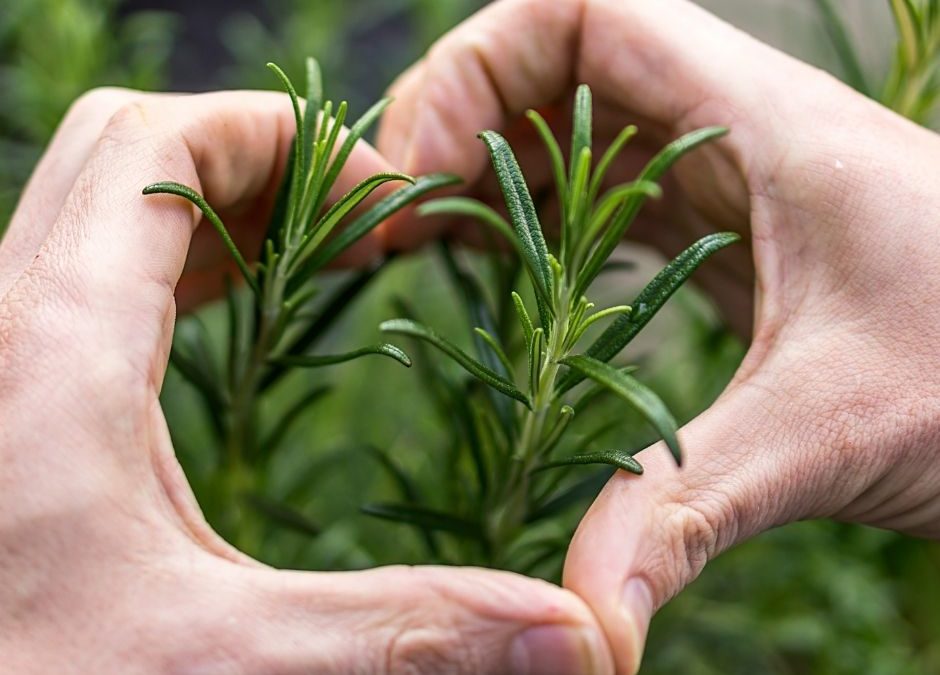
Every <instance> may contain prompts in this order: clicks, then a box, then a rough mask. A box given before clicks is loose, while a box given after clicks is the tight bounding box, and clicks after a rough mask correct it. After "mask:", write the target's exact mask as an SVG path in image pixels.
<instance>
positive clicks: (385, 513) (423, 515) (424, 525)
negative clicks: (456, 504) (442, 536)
mask: <svg viewBox="0 0 940 675" xmlns="http://www.w3.org/2000/svg"><path fill="white" fill-rule="evenodd" d="M362 512H363V513H365V514H368V515H370V516H374V517H376V518H382V519H384V520H391V521H394V522H397V523H406V524H408V525H414V526H415V527H418V528H420V529H421V530H430V531H435V532H448V533H450V534H454V535H457V536H458V537H463V538H465V539H474V540H480V539H482V538H483V530H482V528H481V527H480V524H479V523H475V522H473V521H470V520H466V519H465V518H459V517H457V516H454V515H451V514H449V513H444V512H443V511H437V510H435V509H430V508H426V507H424V506H415V505H412V504H366V505H365V506H363V507H362Z"/></svg>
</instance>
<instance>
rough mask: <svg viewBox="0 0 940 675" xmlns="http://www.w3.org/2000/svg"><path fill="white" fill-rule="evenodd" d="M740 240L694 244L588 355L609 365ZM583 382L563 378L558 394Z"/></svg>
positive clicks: (723, 237) (719, 238)
mask: <svg viewBox="0 0 940 675" xmlns="http://www.w3.org/2000/svg"><path fill="white" fill-rule="evenodd" d="M740 238H741V237H740V236H739V235H737V234H735V233H734V232H718V233H715V234H710V235H708V236H706V237H703V238H702V239H699V240H698V241H697V242H695V243H694V244H692V246H690V247H689V248H687V249H686V250H685V251H683V252H682V253H680V254H679V255H678V256H676V258H675V259H674V260H673V261H672V262H670V263H669V264H668V265H666V267H665V268H663V269H662V271H660V272H659V274H657V275H656V276H655V277H654V278H653V280H652V281H650V282H649V284H647V286H646V288H644V289H643V290H642V291H640V294H639V295H637V296H636V299H634V301H633V302H632V303H631V304H630V307H631V308H632V311H631V312H630V313H629V314H625V315H623V316H621V317H618V318H617V319H616V320H615V321H614V322H613V323H612V324H611V325H610V326H608V327H607V329H606V330H605V331H604V332H603V333H602V334H601V335H600V337H598V338H597V340H596V341H595V342H594V344H592V345H591V346H590V347H589V348H588V350H587V352H586V353H587V355H588V356H590V357H592V358H595V359H597V360H599V361H610V359H612V358H613V357H614V356H615V355H617V354H618V353H619V352H620V350H621V349H623V348H624V347H625V346H627V344H628V343H629V342H630V341H631V340H632V339H633V338H634V337H636V335H637V334H638V333H639V332H640V330H642V329H643V327H644V326H646V324H648V323H649V322H650V320H651V319H652V318H653V317H654V316H655V315H656V313H657V312H658V311H659V310H660V309H661V308H662V306H663V305H665V304H666V301H667V300H669V298H670V297H672V294H673V293H675V292H676V291H677V290H678V289H679V287H681V286H682V284H684V283H685V282H686V281H687V280H688V278H689V277H690V276H692V273H693V272H694V271H695V270H696V269H698V267H699V266H700V265H701V264H702V263H703V262H705V260H707V259H708V258H709V256H711V255H712V254H714V253H716V252H717V251H720V250H721V249H723V248H724V247H725V246H728V245H729V244H733V243H734V242H736V241H738V240H739V239H740ZM581 379H582V378H580V377H575V376H573V375H570V374H569V375H566V376H565V377H563V378H562V379H561V380H560V382H559V386H558V391H559V392H565V391H568V390H569V389H571V387H573V386H575V385H576V384H577V383H578V382H580V381H581Z"/></svg>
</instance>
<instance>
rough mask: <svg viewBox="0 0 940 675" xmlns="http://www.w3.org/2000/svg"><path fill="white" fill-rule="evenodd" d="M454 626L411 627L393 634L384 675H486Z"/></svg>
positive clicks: (479, 662)
mask: <svg viewBox="0 0 940 675" xmlns="http://www.w3.org/2000/svg"><path fill="white" fill-rule="evenodd" d="M465 638H466V636H465V635H462V633H461V631H459V630H458V629H457V627H456V626H450V625H435V626H413V627H407V628H405V629H403V630H401V631H398V632H397V633H395V634H394V635H393V636H392V637H391V639H390V640H389V642H388V644H387V646H386V656H385V672H386V673H387V675H445V674H447V675H470V674H471V673H482V672H486V670H485V668H484V664H483V663H482V662H481V660H480V658H479V657H478V656H477V655H476V654H475V653H474V652H473V650H472V649H470V648H469V647H468V646H467V645H466V644H465Z"/></svg>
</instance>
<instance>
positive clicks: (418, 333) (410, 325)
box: [379, 319, 529, 406]
mask: <svg viewBox="0 0 940 675" xmlns="http://www.w3.org/2000/svg"><path fill="white" fill-rule="evenodd" d="M379 329H380V330H382V331H383V332H385V333H394V334H397V335H407V336H409V337H413V338H417V339H419V340H423V341H425V342H427V343H429V344H431V345H434V346H435V347H437V348H438V349H439V350H441V351H442V352H444V353H445V354H447V356H449V357H450V358H451V359H453V360H454V361H455V362H456V363H457V364H458V365H460V367H461V368H463V369H464V370H466V371H467V372H468V373H470V374H471V375H473V376H474V377H476V378H477V379H478V380H480V381H481V382H483V383H484V384H486V385H488V386H490V387H492V388H493V389H495V390H496V391H498V392H500V393H502V394H505V395H506V396H509V397H510V398H514V399H516V400H517V401H520V402H521V403H524V404H525V405H526V406H528V405H529V399H528V397H527V396H526V395H525V394H523V393H522V392H521V391H519V390H518V389H517V388H516V386H515V385H514V384H513V383H512V382H510V381H509V380H507V379H506V378H504V377H502V376H500V375H498V374H497V373H495V372H493V371H492V370H490V369H489V368H487V367H486V366H484V365H483V364H482V363H480V362H479V361H477V360H475V359H474V358H473V357H472V356H470V355H469V354H467V353H466V352H465V351H463V350H462V349H460V347H458V346H457V345H455V344H453V343H452V342H450V341H449V340H447V339H445V338H443V337H441V336H440V335H438V334H437V333H435V332H434V331H433V330H431V329H430V328H428V327H427V326H424V325H422V324H420V323H417V322H416V321H411V320H409V319H392V320H390V321H385V322H384V323H382V324H381V325H380V326H379Z"/></svg>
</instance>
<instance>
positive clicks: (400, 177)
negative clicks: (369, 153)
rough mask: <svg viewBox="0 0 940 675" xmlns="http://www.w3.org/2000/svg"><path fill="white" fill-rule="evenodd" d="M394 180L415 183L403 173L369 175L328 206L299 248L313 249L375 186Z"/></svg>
mask: <svg viewBox="0 0 940 675" xmlns="http://www.w3.org/2000/svg"><path fill="white" fill-rule="evenodd" d="M394 181H404V182H406V183H411V184H412V185H414V183H415V179H414V178H412V177H411V176H407V175H405V174H403V173H377V174H375V175H374V176H369V177H368V178H366V179H365V180H363V181H362V182H360V183H359V184H358V185H356V186H355V187H354V188H353V189H352V190H350V191H349V192H347V193H346V194H345V195H343V196H342V197H340V198H339V199H338V200H337V201H336V203H335V204H333V206H331V207H330V209H329V211H327V212H326V213H325V214H324V216H323V218H321V219H320V220H319V222H317V224H316V226H315V227H314V229H313V230H312V232H311V236H310V238H309V239H308V240H307V241H305V242H303V243H302V244H301V249H304V248H307V249H309V250H315V249H316V248H317V246H319V245H320V242H322V241H323V240H324V239H325V238H326V237H327V235H328V234H329V233H330V232H332V231H333V228H334V227H336V225H337V224H338V223H339V221H340V220H342V219H343V218H344V217H345V216H346V215H347V214H348V213H349V212H350V211H352V210H353V209H354V208H356V207H357V206H359V205H360V204H362V202H363V201H365V199H366V198H367V197H368V196H369V195H370V194H372V193H373V192H374V191H375V190H376V189H377V188H379V187H380V186H382V185H385V184H386V183H391V182H394Z"/></svg>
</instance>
